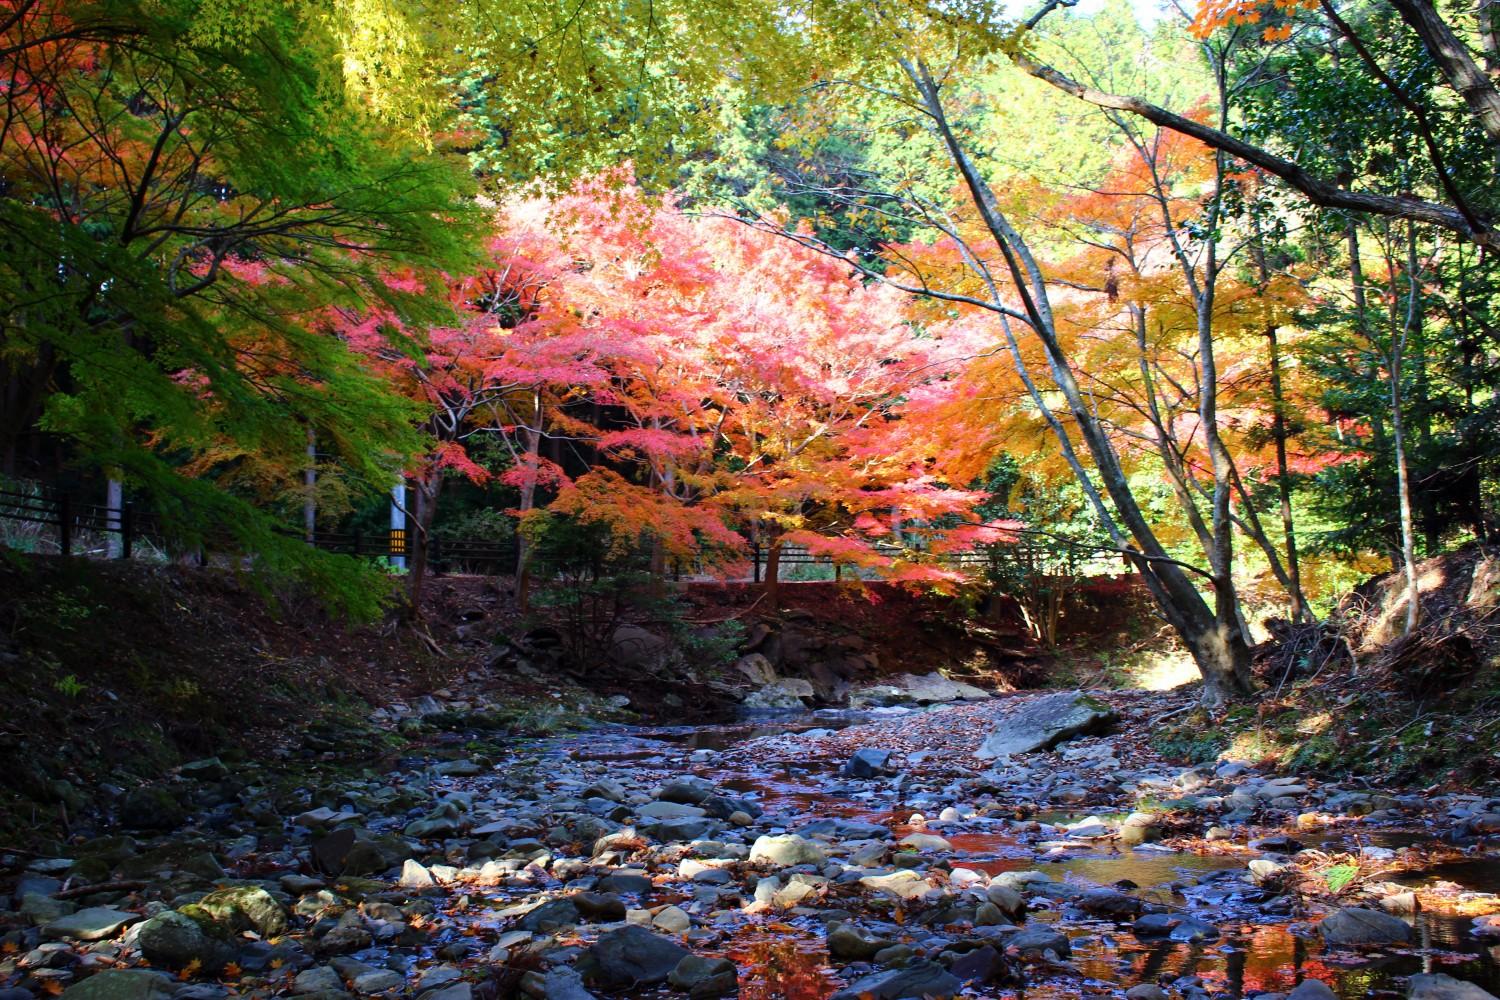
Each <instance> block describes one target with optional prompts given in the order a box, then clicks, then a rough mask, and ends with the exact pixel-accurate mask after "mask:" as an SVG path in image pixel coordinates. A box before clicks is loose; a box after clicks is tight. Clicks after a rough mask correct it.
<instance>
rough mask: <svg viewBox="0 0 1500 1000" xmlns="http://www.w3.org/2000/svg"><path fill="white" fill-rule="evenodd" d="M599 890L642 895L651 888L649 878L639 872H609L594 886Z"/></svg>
mask: <svg viewBox="0 0 1500 1000" xmlns="http://www.w3.org/2000/svg"><path fill="white" fill-rule="evenodd" d="M594 888H595V889H597V890H598V891H599V892H619V893H624V894H625V895H628V896H644V895H646V894H647V893H649V892H650V891H651V890H652V888H653V885H652V882H651V879H649V878H647V877H646V876H645V875H643V874H641V873H640V872H630V871H620V872H610V873H609V874H608V875H606V876H604V877H603V878H601V879H600V880H599V883H598V885H596V886H595V887H594Z"/></svg>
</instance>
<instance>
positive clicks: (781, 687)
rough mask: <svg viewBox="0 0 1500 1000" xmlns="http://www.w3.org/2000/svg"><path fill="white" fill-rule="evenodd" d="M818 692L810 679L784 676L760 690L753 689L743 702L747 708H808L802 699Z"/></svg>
mask: <svg viewBox="0 0 1500 1000" xmlns="http://www.w3.org/2000/svg"><path fill="white" fill-rule="evenodd" d="M816 694H817V692H815V691H814V690H813V686H812V684H811V683H809V682H808V681H805V680H802V679H801V678H799V677H783V678H781V679H780V680H776V681H772V682H771V683H770V684H767V685H765V686H764V687H762V688H760V690H758V691H752V692H751V693H750V695H749V697H747V698H746V699H745V700H744V702H743V704H744V706H745V707H746V708H766V709H775V708H806V707H807V704H806V702H804V701H803V700H802V699H804V698H812V697H814V696H815V695H816Z"/></svg>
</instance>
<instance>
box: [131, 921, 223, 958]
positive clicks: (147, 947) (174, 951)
mask: <svg viewBox="0 0 1500 1000" xmlns="http://www.w3.org/2000/svg"><path fill="white" fill-rule="evenodd" d="M136 935H137V936H136V943H137V945H138V946H139V947H140V949H141V954H142V955H144V956H146V961H148V962H150V963H151V964H152V965H155V966H158V967H160V968H164V969H173V970H180V969H184V968H186V967H187V966H189V965H192V964H193V963H194V962H196V963H198V967H200V968H202V969H203V970H204V971H205V972H217V971H218V970H219V969H222V968H223V967H224V964H225V963H226V962H228V961H229V960H230V958H231V957H233V951H232V949H231V948H230V946H229V945H228V944H226V943H225V942H223V941H218V940H215V939H213V938H210V937H209V936H208V935H207V934H205V933H203V927H202V925H201V924H199V923H198V921H196V920H194V919H193V918H192V917H189V916H188V915H187V914H184V913H177V912H175V911H173V910H168V911H167V912H165V913H158V914H157V915H156V916H154V917H152V918H151V919H150V920H147V921H146V922H145V923H143V924H141V929H140V930H139V931H137V932H136Z"/></svg>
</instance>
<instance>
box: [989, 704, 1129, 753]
mask: <svg viewBox="0 0 1500 1000" xmlns="http://www.w3.org/2000/svg"><path fill="white" fill-rule="evenodd" d="M1115 718H1116V715H1115V712H1114V710H1113V709H1111V708H1110V707H1109V706H1108V705H1106V704H1104V703H1103V702H1101V701H1098V700H1097V699H1095V698H1091V697H1089V696H1087V695H1085V694H1083V693H1082V692H1080V691H1065V692H1060V693H1058V694H1048V695H1042V696H1041V697H1040V698H1033V699H1031V700H1030V701H1028V702H1025V703H1024V704H1021V705H1016V706H1013V707H1011V708H1009V709H1007V710H1004V711H1002V712H1001V714H1000V715H999V716H998V717H997V718H996V720H995V727H994V729H992V730H991V731H990V734H989V735H988V736H987V737H985V740H984V742H983V743H982V744H980V747H979V749H978V750H976V751H975V756H977V757H980V758H981V759H985V760H992V759H994V758H996V757H1009V756H1012V755H1014V754H1018V753H1033V752H1035V751H1037V750H1047V749H1050V748H1052V747H1054V746H1056V745H1057V744H1059V743H1061V742H1062V741H1063V740H1066V739H1068V738H1070V737H1073V736H1078V735H1080V734H1082V733H1095V732H1102V731H1103V730H1105V729H1107V728H1108V727H1109V726H1110V725H1111V724H1112V723H1113V722H1114V721H1115Z"/></svg>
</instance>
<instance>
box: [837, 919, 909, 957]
mask: <svg viewBox="0 0 1500 1000" xmlns="http://www.w3.org/2000/svg"><path fill="white" fill-rule="evenodd" d="M892 943H893V942H892V941H891V940H890V939H889V938H883V937H880V936H879V935H877V934H874V933H871V932H870V931H867V930H865V929H864V928H863V927H860V926H858V925H857V924H851V923H844V924H838V925H837V926H835V927H833V928H831V929H830V930H829V931H828V954H830V955H832V956H833V957H834V958H836V959H839V960H840V961H844V962H864V961H868V960H869V959H871V958H874V957H875V954H876V953H877V952H879V951H881V950H882V949H884V948H889V947H890V946H891V945H892Z"/></svg>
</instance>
